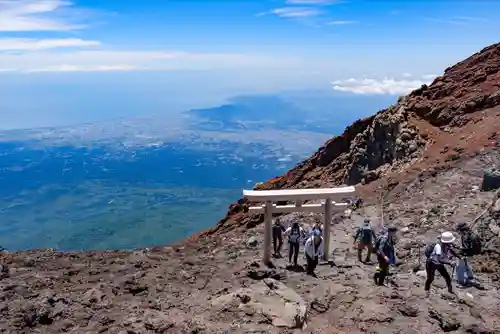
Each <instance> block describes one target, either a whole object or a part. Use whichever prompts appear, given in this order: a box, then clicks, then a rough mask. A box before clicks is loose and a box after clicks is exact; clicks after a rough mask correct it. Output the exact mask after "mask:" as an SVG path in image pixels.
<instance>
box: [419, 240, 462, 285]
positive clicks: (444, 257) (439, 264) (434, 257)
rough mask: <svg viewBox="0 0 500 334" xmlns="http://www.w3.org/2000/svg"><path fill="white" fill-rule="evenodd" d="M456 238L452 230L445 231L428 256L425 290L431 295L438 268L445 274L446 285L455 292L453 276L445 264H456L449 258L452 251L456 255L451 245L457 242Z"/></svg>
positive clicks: (442, 274)
mask: <svg viewBox="0 0 500 334" xmlns="http://www.w3.org/2000/svg"><path fill="white" fill-rule="evenodd" d="M455 240H456V238H455V236H454V235H453V233H452V232H443V233H442V234H441V236H440V238H439V239H438V242H436V244H435V245H434V249H433V250H432V253H431V254H430V256H429V257H428V258H427V262H426V264H425V270H426V272H427V280H426V281H425V291H426V293H427V295H429V291H430V288H431V284H432V282H433V281H434V275H435V273H436V270H437V271H438V272H439V273H440V274H441V276H443V278H444V280H445V281H446V286H447V287H448V292H449V293H453V287H452V286H451V277H450V274H449V273H448V271H447V270H446V267H445V266H444V265H445V264H447V265H449V266H453V265H454V264H453V263H452V262H451V261H450V260H449V255H450V253H451V254H452V255H455V256H456V254H455V252H453V250H452V248H451V246H452V244H453V242H455Z"/></svg>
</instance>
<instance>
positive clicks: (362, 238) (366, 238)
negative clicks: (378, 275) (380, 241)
mask: <svg viewBox="0 0 500 334" xmlns="http://www.w3.org/2000/svg"><path fill="white" fill-rule="evenodd" d="M375 239H376V236H375V232H373V229H372V227H371V225H370V220H369V219H365V221H364V222H363V225H362V226H361V227H360V228H358V231H357V232H356V235H355V236H354V244H356V242H357V243H358V244H357V249H358V260H359V262H363V260H362V256H361V255H362V253H363V250H364V249H365V248H366V249H367V253H366V258H365V262H370V260H371V255H372V251H373V241H374V240H375Z"/></svg>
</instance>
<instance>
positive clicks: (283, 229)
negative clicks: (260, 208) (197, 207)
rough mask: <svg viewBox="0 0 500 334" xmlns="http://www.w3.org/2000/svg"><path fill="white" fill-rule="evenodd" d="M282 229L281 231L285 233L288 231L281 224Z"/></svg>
mask: <svg viewBox="0 0 500 334" xmlns="http://www.w3.org/2000/svg"><path fill="white" fill-rule="evenodd" d="M280 228H281V230H282V231H283V232H285V231H286V228H285V227H284V226H283V225H281V224H280Z"/></svg>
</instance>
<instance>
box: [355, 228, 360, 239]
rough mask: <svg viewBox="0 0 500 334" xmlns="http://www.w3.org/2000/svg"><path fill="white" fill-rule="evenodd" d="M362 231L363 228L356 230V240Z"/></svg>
mask: <svg viewBox="0 0 500 334" xmlns="http://www.w3.org/2000/svg"><path fill="white" fill-rule="evenodd" d="M360 233H361V229H360V228H358V230H357V231H356V235H354V242H356V240H358V237H359V234H360Z"/></svg>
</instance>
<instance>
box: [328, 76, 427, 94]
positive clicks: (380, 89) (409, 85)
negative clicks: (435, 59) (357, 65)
mask: <svg viewBox="0 0 500 334" xmlns="http://www.w3.org/2000/svg"><path fill="white" fill-rule="evenodd" d="M402 77H403V78H402V79H394V78H384V79H371V78H365V79H355V78H350V79H347V80H337V81H333V82H332V85H333V90H336V91H341V92H348V93H353V94H366V95H369V94H390V95H402V94H408V93H410V92H411V91H413V90H415V89H417V88H419V87H420V86H422V85H424V84H429V83H430V82H431V81H432V80H433V79H434V78H435V77H436V75H434V74H427V75H424V76H421V77H418V78H413V76H412V75H411V74H409V73H405V74H403V75H402Z"/></svg>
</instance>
